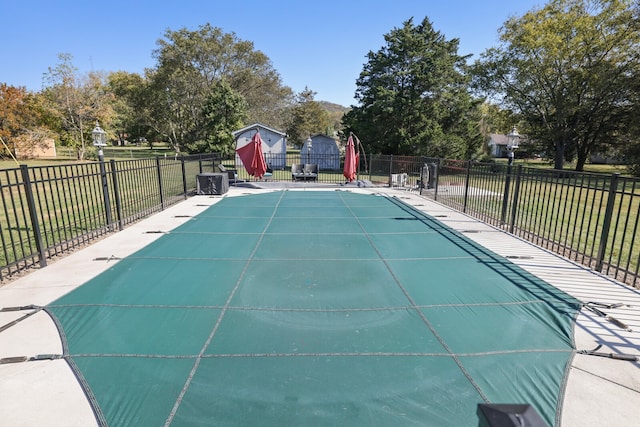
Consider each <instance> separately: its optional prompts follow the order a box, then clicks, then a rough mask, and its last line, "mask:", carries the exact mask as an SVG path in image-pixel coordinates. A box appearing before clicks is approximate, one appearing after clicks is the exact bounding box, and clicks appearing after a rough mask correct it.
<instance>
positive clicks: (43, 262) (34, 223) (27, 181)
mask: <svg viewBox="0 0 640 427" xmlns="http://www.w3.org/2000/svg"><path fill="white" fill-rule="evenodd" d="M20 170H21V172H22V182H24V190H25V194H26V196H27V206H28V208H29V217H30V219H31V227H32V228H33V237H34V239H35V240H36V249H37V250H38V256H39V258H40V267H46V266H47V258H46V256H45V253H44V245H43V243H42V232H41V231H40V223H39V222H38V213H37V212H36V202H35V198H34V197H33V187H32V186H31V177H30V176H29V167H28V166H27V165H20Z"/></svg>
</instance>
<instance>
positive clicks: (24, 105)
mask: <svg viewBox="0 0 640 427" xmlns="http://www.w3.org/2000/svg"><path fill="white" fill-rule="evenodd" d="M36 122H37V118H36V111H35V109H34V108H33V100H32V95H30V94H29V92H27V90H26V89H25V88H23V87H15V86H9V85H7V84H6V83H2V84H0V138H2V141H3V142H4V144H0V153H3V152H5V151H6V150H7V149H9V150H10V151H11V152H12V153H14V152H15V147H16V142H17V139H18V138H20V137H21V136H22V135H24V134H25V133H26V131H27V130H28V129H29V127H30V126H34V125H36ZM5 144H6V147H5ZM7 154H9V153H7Z"/></svg>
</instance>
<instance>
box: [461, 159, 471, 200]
mask: <svg viewBox="0 0 640 427" xmlns="http://www.w3.org/2000/svg"><path fill="white" fill-rule="evenodd" d="M470 176H471V160H467V172H466V176H465V177H464V200H463V201H462V212H463V213H466V212H467V200H468V199H469V178H470Z"/></svg>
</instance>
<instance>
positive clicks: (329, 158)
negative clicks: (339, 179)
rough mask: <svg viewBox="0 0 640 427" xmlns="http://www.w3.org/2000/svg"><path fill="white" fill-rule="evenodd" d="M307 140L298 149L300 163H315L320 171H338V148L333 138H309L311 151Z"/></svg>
mask: <svg viewBox="0 0 640 427" xmlns="http://www.w3.org/2000/svg"><path fill="white" fill-rule="evenodd" d="M308 143H309V142H308V140H305V141H304V144H302V148H301V149H300V163H315V164H317V165H318V169H320V170H332V169H333V170H337V169H340V147H338V141H336V140H335V139H334V138H333V137H330V136H328V135H323V134H317V135H313V136H312V137H311V150H309V145H308Z"/></svg>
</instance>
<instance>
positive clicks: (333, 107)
mask: <svg viewBox="0 0 640 427" xmlns="http://www.w3.org/2000/svg"><path fill="white" fill-rule="evenodd" d="M318 103H319V104H320V105H321V106H322V108H324V109H325V110H327V111H328V112H329V113H342V114H344V113H346V112H347V111H349V110H351V108H349V107H344V106H342V105H340V104H334V103H333V102H329V101H318Z"/></svg>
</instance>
